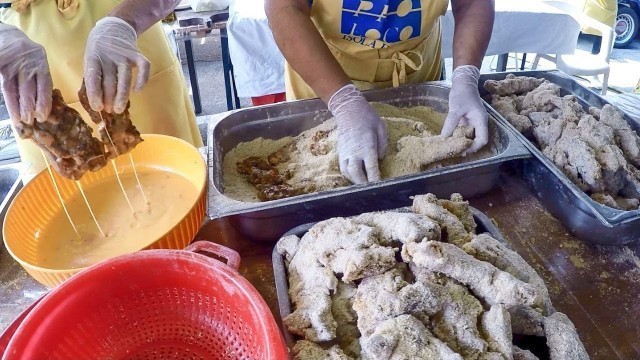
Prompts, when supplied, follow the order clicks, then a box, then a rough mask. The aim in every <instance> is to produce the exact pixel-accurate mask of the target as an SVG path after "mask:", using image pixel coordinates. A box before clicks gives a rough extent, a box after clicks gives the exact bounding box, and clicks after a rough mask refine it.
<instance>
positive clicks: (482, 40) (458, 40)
mask: <svg viewBox="0 0 640 360" xmlns="http://www.w3.org/2000/svg"><path fill="white" fill-rule="evenodd" d="M451 6H452V10H453V17H454V20H455V30H454V34H453V67H454V69H455V68H457V67H458V66H461V65H473V66H476V67H478V68H480V66H481V65H482V59H483V58H484V54H485V52H486V51H487V46H488V45H489V40H490V39H491V32H492V30H493V19H494V14H495V5H494V0H451Z"/></svg>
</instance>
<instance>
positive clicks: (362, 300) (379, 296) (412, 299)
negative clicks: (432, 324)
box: [353, 269, 441, 337]
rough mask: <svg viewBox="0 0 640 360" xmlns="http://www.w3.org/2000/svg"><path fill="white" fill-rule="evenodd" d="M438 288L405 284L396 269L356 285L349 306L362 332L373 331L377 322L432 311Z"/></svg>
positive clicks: (433, 310)
mask: <svg viewBox="0 0 640 360" xmlns="http://www.w3.org/2000/svg"><path fill="white" fill-rule="evenodd" d="M439 300H440V295H439V294H438V289H437V288H435V287H433V286H426V285H425V284H423V283H420V282H418V283H415V284H409V283H407V282H406V281H405V280H404V279H403V276H402V273H401V271H400V270H399V269H392V270H389V271H387V272H386V273H384V274H381V275H376V276H370V277H368V278H365V279H363V280H362V282H361V283H360V285H359V286H358V290H357V292H356V296H355V299H354V301H353V308H354V310H355V311H356V313H357V314H358V328H359V329H360V332H361V333H362V335H363V336H365V337H367V336H369V335H371V333H373V331H374V330H375V329H376V327H377V326H378V324H380V323H381V322H383V321H385V320H389V319H392V318H395V317H397V316H399V315H403V314H413V313H424V314H426V315H431V314H435V313H436V312H437V311H438V310H439V308H440V306H441V305H440V302H439Z"/></svg>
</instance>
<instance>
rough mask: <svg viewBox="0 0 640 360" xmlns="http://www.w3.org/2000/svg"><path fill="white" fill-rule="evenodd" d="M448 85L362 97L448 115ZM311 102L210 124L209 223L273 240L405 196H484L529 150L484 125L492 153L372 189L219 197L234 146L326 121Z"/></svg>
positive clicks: (394, 204)
mask: <svg viewBox="0 0 640 360" xmlns="http://www.w3.org/2000/svg"><path fill="white" fill-rule="evenodd" d="M448 94H449V87H447V86H446V85H445V84H444V83H441V82H434V83H426V84H418V85H409V86H403V87H400V88H395V89H384V90H373V91H368V92H365V96H366V98H367V99H368V100H369V101H376V102H383V103H388V104H392V105H395V106H399V107H410V106H419V105H426V106H429V107H432V108H434V109H435V110H436V111H439V112H446V111H447V109H448V101H447V99H448ZM330 116H331V114H330V113H329V112H328V111H327V109H326V106H325V105H324V103H323V102H322V101H321V100H319V99H312V100H303V101H296V102H288V103H280V104H275V105H269V106H261V107H256V108H250V109H244V110H236V111H231V112H227V113H223V114H219V115H215V116H213V117H212V118H211V119H210V122H209V130H208V144H209V169H210V176H209V179H210V182H209V187H210V188H209V205H208V210H209V212H208V213H209V217H210V218H211V219H216V218H229V220H230V221H231V223H232V225H233V226H234V227H235V228H236V229H238V230H239V231H240V232H241V233H242V234H243V235H244V236H247V237H249V238H251V239H253V240H262V241H275V240H276V239H278V238H279V237H280V236H281V235H282V234H283V233H285V232H286V231H287V230H289V229H291V228H293V227H295V226H297V225H300V224H305V223H310V222H315V221H319V220H323V219H327V218H330V217H335V216H350V215H355V214H359V213H362V212H369V211H379V210H385V209H393V208H399V207H403V206H407V205H410V199H409V198H410V196H412V195H416V194H422V193H426V192H431V193H434V194H435V195H436V196H439V197H442V198H445V197H449V195H450V194H452V193H454V192H459V193H461V194H462V195H463V196H464V197H472V196H475V195H479V194H482V193H485V192H487V191H489V190H491V188H493V186H494V185H495V184H496V182H497V179H498V174H499V173H500V167H501V165H502V164H503V163H504V162H507V161H510V160H514V159H522V158H527V157H530V154H529V151H528V149H527V148H526V147H524V146H523V145H522V143H521V142H520V141H519V140H517V138H516V137H515V136H514V134H513V133H512V132H510V131H508V130H507V129H506V128H505V126H504V124H503V123H501V122H498V121H496V120H495V119H490V125H491V128H492V129H494V130H495V131H496V133H497V135H498V138H499V141H498V147H497V150H498V154H497V155H495V156H493V157H490V158H486V159H482V160H478V161H472V162H468V163H463V164H459V165H454V166H448V167H443V168H440V169H434V170H431V171H425V172H422V173H418V174H413V175H407V176H402V177H398V178H394V179H389V180H383V181H379V182H375V183H370V184H365V185H356V186H349V187H344V188H339V189H334V190H329V191H323V192H318V193H312V194H306V195H301V196H296V197H292V198H286V199H281V200H274V201H269V202H261V203H250V202H241V201H237V200H234V199H231V198H229V197H227V196H225V194H224V189H223V183H222V178H223V173H222V171H223V170H222V161H223V159H224V156H225V155H226V154H227V152H229V151H230V150H231V149H233V148H234V147H235V146H236V145H238V144H239V143H241V142H247V141H251V140H253V139H255V138H258V137H264V138H268V139H281V138H283V137H286V136H297V135H299V134H300V133H302V132H303V131H305V130H307V129H311V128H313V127H315V126H317V125H319V124H321V123H322V122H323V121H325V120H327V119H329V118H330Z"/></svg>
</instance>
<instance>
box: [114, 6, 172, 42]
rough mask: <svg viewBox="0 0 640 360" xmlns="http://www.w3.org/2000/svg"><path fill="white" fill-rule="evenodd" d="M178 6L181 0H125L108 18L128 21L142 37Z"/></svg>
mask: <svg viewBox="0 0 640 360" xmlns="http://www.w3.org/2000/svg"><path fill="white" fill-rule="evenodd" d="M178 4H180V0H124V1H123V2H121V3H120V5H118V6H116V7H115V8H114V9H113V10H112V11H111V12H110V13H109V15H107V16H115V17H118V18H120V19H122V20H124V21H126V22H127V23H129V25H131V26H132V27H133V28H134V29H135V31H136V33H137V34H138V35H140V34H142V33H143V32H145V31H146V30H147V29H149V28H150V27H151V26H152V25H153V24H155V23H157V22H158V21H160V20H162V19H164V18H165V17H166V16H167V15H169V13H171V11H173V9H175V8H176V6H178Z"/></svg>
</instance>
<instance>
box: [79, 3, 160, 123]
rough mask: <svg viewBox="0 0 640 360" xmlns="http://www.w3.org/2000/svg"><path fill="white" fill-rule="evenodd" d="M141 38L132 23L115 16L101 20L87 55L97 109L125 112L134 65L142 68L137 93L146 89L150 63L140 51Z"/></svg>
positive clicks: (91, 93) (90, 93)
mask: <svg viewBox="0 0 640 360" xmlns="http://www.w3.org/2000/svg"><path fill="white" fill-rule="evenodd" d="M137 39H138V35H137V34H136V31H135V30H134V29H133V27H132V26H131V25H129V23H127V22H126V21H124V20H122V19H120V18H117V17H112V16H109V17H105V18H104V19H102V20H100V21H98V22H97V23H96V26H95V27H94V28H93V30H91V33H90V34H89V39H88V40H87V48H86V51H85V54H84V80H85V84H86V87H87V97H88V98H89V105H90V106H91V108H92V109H93V110H95V111H102V110H103V109H104V110H105V111H107V112H109V113H111V112H115V113H118V114H121V113H122V112H124V109H125V107H126V106H127V102H128V101H129V94H130V91H131V82H132V73H131V72H132V69H133V67H134V66H136V67H137V68H138V76H137V78H136V83H135V86H134V91H140V90H142V88H143V87H144V85H145V84H146V83H147V81H148V80H149V67H150V64H149V60H147V58H145V57H144V55H142V53H141V52H140V49H138V45H137V44H136V42H137ZM167 91H169V89H168V90H167Z"/></svg>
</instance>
